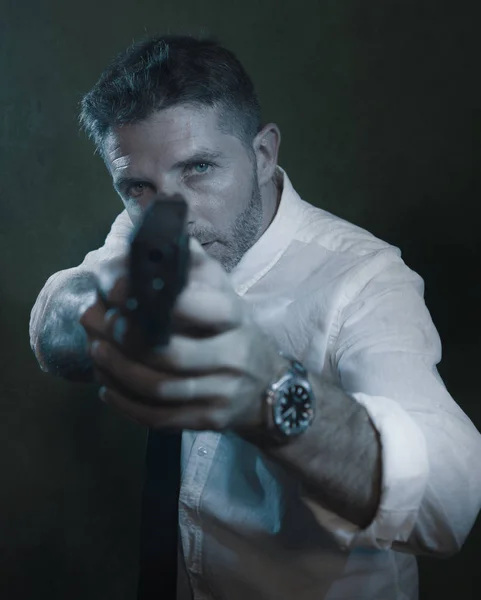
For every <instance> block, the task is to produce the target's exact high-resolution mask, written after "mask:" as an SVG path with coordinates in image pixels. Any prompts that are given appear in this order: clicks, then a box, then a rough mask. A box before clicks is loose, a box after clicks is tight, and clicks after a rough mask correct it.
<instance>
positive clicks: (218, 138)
mask: <svg viewBox="0 0 481 600" xmlns="http://www.w3.org/2000/svg"><path fill="white" fill-rule="evenodd" d="M104 150H105V157H106V163H107V166H108V168H109V170H110V172H111V174H112V178H113V183H114V187H115V189H116V190H117V192H118V193H119V195H120V197H121V198H122V201H123V203H124V205H125V207H126V209H127V212H128V213H129V215H130V218H131V219H132V222H133V223H134V224H136V223H137V222H138V221H139V219H140V217H141V215H142V213H143V211H144V210H145V209H146V208H147V207H148V206H149V204H150V203H151V202H152V200H153V199H154V198H155V197H156V196H157V195H158V194H166V195H168V196H170V195H172V194H175V193H179V194H182V196H183V197H184V198H185V200H186V201H187V204H188V207H189V214H188V232H189V233H190V234H191V235H193V236H194V237H196V238H197V239H198V240H199V241H200V242H201V243H203V244H206V245H205V246H204V247H205V249H206V251H208V253H209V254H210V255H211V256H213V257H214V258H216V259H217V260H219V261H220V262H221V264H222V265H223V266H224V268H225V269H226V271H231V270H232V269H233V268H234V267H235V266H236V265H237V263H238V262H239V261H240V259H241V258H242V256H243V255H244V254H245V253H246V252H247V250H248V249H249V248H250V247H251V246H252V245H253V244H254V243H255V241H256V240H257V238H258V237H259V235H260V233H261V228H262V220H263V209H262V202H261V193H260V189H259V183H258V178H257V169H256V165H255V162H253V160H252V159H251V157H250V156H249V153H248V152H247V150H246V149H245V147H244V146H243V145H242V143H241V142H240V140H239V139H238V138H236V137H234V136H233V135H229V134H226V133H223V132H222V131H220V129H219V128H218V126H217V113H216V110H215V109H212V108H206V109H204V108H192V107H188V106H175V107H173V108H168V109H165V110H161V111H159V112H157V113H155V114H154V115H152V116H151V117H149V118H148V119H146V120H144V121H142V122H140V123H138V124H135V125H126V126H122V127H117V128H115V129H114V130H113V131H112V132H111V133H110V134H109V136H108V137H107V139H106V141H105V146H104ZM208 242H210V245H207V243H208Z"/></svg>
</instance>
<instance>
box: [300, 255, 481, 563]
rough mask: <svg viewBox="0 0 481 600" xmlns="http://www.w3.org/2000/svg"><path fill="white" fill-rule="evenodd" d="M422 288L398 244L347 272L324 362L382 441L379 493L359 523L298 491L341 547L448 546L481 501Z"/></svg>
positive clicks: (443, 550) (449, 549) (474, 439)
mask: <svg viewBox="0 0 481 600" xmlns="http://www.w3.org/2000/svg"><path fill="white" fill-rule="evenodd" d="M423 292H424V283H423V280H422V279H421V278H420V277H419V276H418V275H417V274H416V273H414V272H413V271H411V269H409V268H408V267H407V266H406V265H405V264H404V262H403V261H402V260H401V258H400V256H399V254H396V255H395V256H394V253H386V254H383V253H381V255H380V256H379V257H377V259H375V260H373V261H370V262H369V264H368V266H367V267H365V268H364V269H363V271H362V272H358V273H357V274H356V276H355V281H353V282H351V285H350V287H349V288H348V291H347V292H346V295H345V297H344V301H343V303H342V307H341V309H340V310H339V319H338V325H337V333H336V335H335V338H336V343H335V344H334V345H333V351H332V356H331V358H332V364H333V365H334V369H335V371H336V375H337V377H338V380H339V382H340V384H341V387H342V388H343V390H344V391H345V392H346V393H348V394H349V395H350V396H351V397H352V398H353V400H355V401H356V402H359V403H360V404H362V405H363V406H364V407H365V408H366V410H367V412H368V414H369V416H370V419H371V421H372V423H373V425H374V427H375V428H376V429H377V431H378V433H379V437H380V441H381V449H382V454H381V457H382V488H381V500H380V504H379V507H378V510H377V514H376V516H375V518H374V520H373V521H372V523H371V524H370V525H369V526H368V527H367V528H366V529H362V530H361V529H360V528H359V527H357V526H355V525H354V524H352V523H349V522H347V521H346V520H344V519H342V518H341V517H339V516H338V515H336V514H334V513H332V512H330V511H328V510H326V509H325V508H324V507H321V506H320V505H319V504H317V503H315V502H313V501H312V500H311V499H308V498H307V497H304V501H305V502H306V503H307V504H308V506H309V507H310V509H311V511H312V512H313V513H314V515H315V516H316V518H317V519H318V522H319V523H320V524H321V525H322V526H323V527H324V528H326V529H327V530H328V531H330V533H331V534H332V535H333V536H334V538H335V539H336V541H337V542H338V544H339V546H341V547H342V548H344V549H351V548H355V547H362V546H364V547H374V548H378V549H389V548H392V549H394V550H397V551H402V552H410V553H415V554H426V555H438V556H439V555H445V556H449V555H451V554H454V553H455V552H457V551H458V550H459V549H460V548H461V546H462V544H463V542H464V540H465V539H466V537H467V535H468V534H469V532H470V530H471V528H472V526H473V524H474V522H475V520H476V517H477V515H478V513H479V510H480V508H481V462H480V457H481V436H480V434H479V432H478V431H477V430H476V428H475V427H474V425H473V423H472V422H471V421H470V419H469V418H468V417H467V416H466V414H465V413H464V412H463V411H462V410H461V408H460V407H459V406H458V405H457V404H456V403H455V402H454V400H453V398H452V397H451V396H450V394H449V393H448V391H447V389H446V387H445V385H444V383H443V381H442V379H441V377H440V376H439V374H438V371H437V368H436V365H437V364H438V363H439V361H440V360H441V342H440V339H439V336H438V333H437V331H436V329H435V327H434V325H433V322H432V320H431V317H430V314H429V312H428V310H427V308H426V305H425V302H424V298H423Z"/></svg>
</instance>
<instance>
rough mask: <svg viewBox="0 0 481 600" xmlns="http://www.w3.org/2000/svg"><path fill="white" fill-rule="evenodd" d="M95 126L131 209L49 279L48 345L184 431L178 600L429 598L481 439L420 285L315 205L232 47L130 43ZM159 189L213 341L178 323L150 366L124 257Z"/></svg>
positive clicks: (58, 360)
mask: <svg viewBox="0 0 481 600" xmlns="http://www.w3.org/2000/svg"><path fill="white" fill-rule="evenodd" d="M81 121H82V124H83V126H84V128H85V129H86V131H87V132H88V134H89V135H90V136H91V137H92V139H93V140H94V142H95V144H96V146H97V149H98V151H99V153H100V154H101V156H102V157H103V159H104V161H105V164H106V166H107V168H108V171H109V173H110V175H111V176H112V180H113V185H114V187H115V189H116V190H117V192H118V193H119V195H120V197H121V199H122V202H123V203H124V206H125V210H124V211H123V212H122V213H121V214H120V215H119V217H118V218H117V219H116V220H115V222H114V224H113V226H112V229H111V231H110V233H109V235H108V237H107V239H106V242H105V245H104V246H103V247H102V248H100V249H99V250H96V251H94V252H91V253H89V254H88V255H87V256H86V258H85V260H84V262H83V263H82V264H81V265H80V266H79V267H76V268H73V269H67V270H65V271H61V272H60V273H57V274H55V275H53V276H52V277H51V278H50V279H49V280H48V282H47V283H46V285H45V287H44V289H43V290H42V292H41V293H40V295H39V298H38V299H37V302H36V304H35V306H34V308H33V311H32V318H31V329H30V332H31V343H32V348H33V349H34V351H35V353H36V356H37V358H38V360H39V363H40V365H41V366H42V368H43V369H44V370H46V371H48V372H50V373H54V374H57V375H61V376H64V377H66V378H68V379H71V380H96V381H99V382H101V383H102V389H101V392H100V395H101V397H102V398H103V399H104V400H105V401H106V402H107V403H109V404H111V405H112V406H113V407H116V408H117V409H119V410H121V411H123V412H124V413H125V414H126V415H128V416H129V417H130V418H132V419H134V420H135V421H137V422H139V423H141V424H142V425H144V426H148V427H149V428H151V429H157V430H165V431H179V430H182V431H183V434H182V436H183V437H182V471H183V477H182V485H181V489H180V495H179V516H178V518H179V530H180V540H181V553H180V554H181V560H180V561H179V566H180V568H181V574H180V576H179V590H178V598H182V599H183V598H188V597H193V598H199V599H200V598H202V599H204V598H216V599H221V598H222V599H229V600H237V599H239V600H244V599H245V598H251V599H252V600H271V599H272V600H274V599H275V600H291V599H292V598H296V599H297V600H314V599H316V600H319V599H320V598H325V599H334V598H336V599H339V598H345V599H348V598H349V599H351V598H352V599H354V598H356V599H357V598H366V599H367V598H369V599H371V600H374V599H379V600H387V599H399V600H400V599H406V598H409V599H414V598H417V570H416V560H415V555H417V554H428V555H432V556H448V555H451V554H453V553H455V552H457V551H459V549H460V548H461V546H462V544H463V542H464V540H465V538H466V536H467V535H468V533H469V531H470V529H471V527H472V525H473V523H474V521H475V519H476V516H477V514H478V512H479V509H480V505H481V470H480V468H479V461H478V460H477V459H478V457H479V455H481V438H480V436H479V433H478V432H477V430H476V429H475V427H474V426H473V424H472V423H471V421H470V420H469V419H468V417H467V416H466V415H465V414H464V413H463V411H462V410H461V409H460V408H459V407H458V406H457V405H456V403H455V402H454V401H453V399H452V398H451V396H450V395H449V393H448V392H447V390H446V388H445V386H444V385H443V382H442V381H441V378H440V377H439V375H438V372H437V370H436V364H437V363H438V362H439V360H440V357H441V346H440V341H439V337H438V335H437V332H436V330H435V328H434V325H433V323H432V321H431V319H430V316H429V313H428V311H427V309H426V306H425V304H424V300H423V282H422V280H421V278H420V277H419V276H418V275H416V274H415V273H413V272H412V271H411V270H410V269H409V268H408V267H407V266H406V265H405V264H404V263H403V261H402V259H401V257H400V253H399V251H398V250H397V249H396V248H393V247H391V246H390V245H388V244H387V243H384V242H382V241H380V240H378V239H376V238H375V237H373V236H372V235H371V234H369V233H368V232H366V231H364V230H362V229H360V228H358V227H355V226H353V225H351V224H349V223H346V222H345V221H342V220H341V219H339V218H337V217H335V216H333V215H331V214H329V213H327V212H325V211H323V210H321V209H318V208H315V207H314V206H312V205H310V204H308V203H306V202H304V201H303V200H301V199H300V198H299V196H298V195H297V194H296V192H295V190H294V188H293V186H292V184H291V182H290V181H289V179H288V177H287V174H286V173H285V172H284V171H283V170H282V169H281V168H280V167H279V166H278V165H277V156H278V150H279V144H280V133H279V129H278V127H277V126H276V125H274V124H267V125H264V126H261V122H260V111H259V105H258V102H257V99H256V96H255V92H254V89H253V86H252V83H251V81H250V79H249V77H248V76H247V74H246V73H245V71H244V69H243V68H242V66H241V65H240V64H239V62H238V61H237V59H236V58H235V57H234V55H233V54H232V53H230V52H229V51H227V50H226V49H225V48H223V47H221V46H220V45H218V44H217V43H216V42H214V41H209V40H197V39H194V38H189V37H181V36H168V37H157V38H153V39H150V40H146V41H144V42H142V43H140V44H137V45H135V46H133V47H132V48H130V49H129V50H128V51H126V52H125V53H122V54H121V55H120V56H118V57H117V58H116V60H115V61H114V62H113V63H112V64H111V65H110V66H109V68H107V69H106V70H105V71H104V73H103V74H102V76H101V78H100V80H99V81H98V82H97V84H96V85H95V87H94V88H93V90H92V91H91V92H90V93H89V94H87V96H86V97H85V98H84V100H83V103H82V115H81ZM161 194H163V195H167V196H171V195H174V194H182V195H183V196H184V198H185V199H186V201H187V203H188V208H189V215H188V227H189V233H190V234H191V236H192V238H191V251H192V257H193V259H192V263H191V266H190V271H189V282H188V285H187V286H186V288H185V290H184V291H183V292H182V294H181V295H180V297H179V299H178V301H177V304H176V308H175V312H174V316H175V319H176V322H177V323H180V324H182V323H184V324H188V325H192V324H193V325H195V326H196V327H197V330H199V328H200V330H202V331H203V336H202V337H200V338H199V337H194V336H192V335H189V334H188V333H187V331H188V330H184V332H183V333H176V334H174V335H173V337H172V339H171V341H170V343H169V345H168V346H167V347H166V348H164V349H157V350H153V351H152V353H151V354H150V355H149V357H148V358H147V359H145V361H144V363H143V364H140V363H138V362H136V361H134V360H132V359H131V358H129V353H128V348H126V347H125V345H126V342H125V340H126V339H127V338H126V336H125V333H126V331H127V330H128V329H129V328H130V327H132V324H131V323H129V321H128V319H126V318H125V317H121V316H120V314H121V313H122V312H123V311H122V309H124V308H125V302H126V298H125V291H123V290H124V287H125V286H124V283H125V279H124V278H123V274H124V268H125V260H124V259H125V256H126V253H127V251H128V245H129V236H130V233H131V231H132V228H133V226H134V225H135V224H137V223H138V221H139V218H140V216H141V215H142V214H143V212H144V210H145V209H146V207H147V206H149V204H150V203H151V202H152V200H153V199H154V198H156V197H157V196H159V195H161ZM87 342H88V343H87ZM280 352H281V353H282V354H280ZM293 358H295V359H297V361H299V362H295V361H294V360H293ZM306 374H307V375H306ZM283 378H285V379H286V381H287V382H288V386H287V388H285V387H284V388H283V387H282V386H281V388H280V391H279V390H277V387H276V385H277V384H280V383H282V381H284V379H283ZM182 586H183V587H182ZM159 597H162V596H161V595H160V593H159Z"/></svg>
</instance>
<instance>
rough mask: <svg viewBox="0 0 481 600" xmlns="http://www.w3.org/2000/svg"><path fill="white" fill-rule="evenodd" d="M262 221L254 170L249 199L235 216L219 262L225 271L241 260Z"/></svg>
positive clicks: (259, 192) (258, 230)
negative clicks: (242, 209)
mask: <svg viewBox="0 0 481 600" xmlns="http://www.w3.org/2000/svg"><path fill="white" fill-rule="evenodd" d="M262 221H263V211H262V201H261V191H260V188H259V181H258V179H257V171H256V170H255V171H254V175H253V181H252V193H251V199H250V201H249V204H248V205H247V208H246V209H245V210H244V211H243V212H242V213H241V214H240V215H239V216H238V217H237V218H236V220H235V221H234V225H233V226H232V229H231V236H230V240H229V243H228V244H226V248H227V251H226V252H225V254H224V256H223V257H222V258H221V259H220V262H221V264H222V266H223V267H224V269H225V270H226V271H227V273H230V272H231V271H232V270H233V269H234V268H235V267H236V266H237V265H238V264H239V262H240V261H241V259H242V257H243V256H244V254H245V253H246V252H247V251H248V250H249V249H250V248H251V247H252V246H253V245H254V244H255V242H256V241H257V240H258V238H259V236H260V233H261V229H262Z"/></svg>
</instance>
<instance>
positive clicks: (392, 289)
mask: <svg viewBox="0 0 481 600" xmlns="http://www.w3.org/2000/svg"><path fill="white" fill-rule="evenodd" d="M277 180H278V184H279V185H280V186H282V196H281V201H280V204H279V209H278V212H277V214H276V216H275V218H274V220H273V222H272V223H271V225H270V226H269V228H268V229H267V231H266V232H265V233H264V235H263V236H262V237H261V238H260V239H259V240H258V241H257V243H256V244H255V245H254V246H253V247H252V248H251V249H250V250H249V251H248V252H247V253H246V254H245V255H244V257H243V258H242V260H241V261H240V263H239V264H238V266H237V267H236V268H235V269H234V270H233V271H232V273H231V274H230V277H231V280H232V285H233V286H234V288H235V290H236V292H237V293H238V294H239V295H240V296H242V297H243V298H244V299H245V301H246V302H248V303H249V304H250V305H251V307H252V309H253V312H254V316H255V318H256V320H257V322H258V323H259V325H260V326H261V327H262V328H263V329H264V330H265V331H266V332H268V333H269V334H270V335H271V336H272V338H273V339H274V340H275V341H276V342H277V345H278V347H279V348H280V349H282V350H285V351H287V352H289V353H291V354H293V355H294V356H296V358H298V359H299V360H300V361H301V362H303V364H304V365H305V366H306V368H307V369H308V370H309V371H310V372H311V373H317V374H319V375H322V376H323V377H326V378H328V379H329V380H330V381H332V382H336V383H337V384H338V385H339V386H341V387H342V388H343V390H344V391H345V392H346V393H347V394H349V395H350V396H351V397H352V398H353V399H354V400H356V401H357V402H359V403H360V404H362V405H363V406H364V407H365V408H366V410H367V411H368V413H369V415H370V417H371V419H372V422H373V423H374V425H375V427H376V429H377V431H378V432H379V435H380V440H381V444H382V492H381V502H380V506H379V509H378V511H377V515H376V517H375V519H374V521H373V522H372V524H371V525H370V526H369V527H367V529H365V530H360V529H359V528H358V527H356V526H355V525H353V524H352V523H349V522H347V521H345V520H343V519H342V518H340V517H339V516H337V515H336V514H334V513H333V512H330V511H328V510H326V509H325V508H323V507H321V506H320V505H319V504H318V503H316V502H314V501H313V500H312V499H309V498H308V497H307V495H306V494H304V491H303V489H302V486H301V485H300V484H299V482H297V481H296V480H295V479H294V478H293V477H292V476H290V475H288V474H287V473H286V472H285V471H284V470H283V469H282V468H281V467H280V466H278V465H277V464H276V463H275V462H274V461H272V460H268V459H267V458H266V457H265V456H264V455H263V454H262V453H261V452H260V451H259V450H257V448H256V447H255V446H253V445H250V444H248V443H247V442H244V441H243V440H241V439H240V438H239V437H237V436H236V435H234V434H232V433H224V434H219V433H213V432H209V431H205V432H191V431H186V432H184V433H183V448H182V469H183V474H182V484H181V490H180V499H179V526H180V537H181V551H180V554H179V565H180V574H179V593H178V600H190V598H194V599H195V600H293V599H295V600H321V599H325V600H341V599H342V600H347V599H349V600H354V599H356V600H358V599H366V600H406V599H409V600H414V599H415V598H417V597H418V589H417V587H418V584H417V565H416V559H415V557H414V554H418V553H425V554H431V555H449V554H452V553H454V552H456V551H458V550H459V549H460V547H461V545H462V544H463V542H464V540H465V538H466V536H467V535H468V533H469V531H470V529H471V527H472V526H473V524H474V521H475V519H476V517H477V514H478V512H479V510H480V508H481V461H480V458H481V436H480V435H479V433H478V431H477V430H476V428H475V427H474V425H473V424H472V422H471V421H470V420H469V418H468V417H467V416H466V415H465V414H464V412H463V411H462V410H461V409H460V408H459V406H458V405H457V404H456V403H455V402H454V400H453V399H452V398H451V396H450V395H449V393H448V391H447V390H446V388H445V386H444V384H443V382H442V380H441V378H440V376H439V374H438V372H437V369H436V365H437V363H438V362H439V361H440V359H441V344H440V339H439V336H438V334H437V331H436V329H435V327H434V325H433V323H432V321H431V318H430V315H429V312H428V310H427V308H426V305H425V303H424V299H423V288H424V286H423V280H422V279H421V278H420V277H419V276H418V275H417V274H416V273H414V272H413V271H412V270H411V269H409V268H408V267H407V266H406V265H405V264H404V262H403V261H402V259H401V255H400V252H399V250H398V249H397V248H394V247H392V246H390V245H389V244H387V243H385V242H383V241H381V240H379V239H377V238H375V237H374V236H373V235H371V234H370V233H368V232H367V231H365V230H363V229H361V228H359V227H356V226H354V225H352V224H350V223H348V222H346V221H343V220H342V219H340V218H338V217H335V216H333V215H332V214H329V213H327V212H326V211H324V210H321V209H319V208H316V207H314V206H312V205H311V204H308V203H307V202H304V201H303V200H301V199H300V198H299V196H298V195H297V193H296V192H295V190H294V189H293V187H292V184H291V182H290V181H289V179H288V177H287V175H286V173H285V172H284V171H283V170H282V169H281V168H280V167H279V168H278V171H277ZM131 232H132V224H131V222H130V219H129V217H128V215H127V213H126V212H125V211H124V212H122V213H121V214H120V215H119V216H118V217H117V219H116V220H115V222H114V224H113V226H112V229H111V231H110V233H109V235H108V237H107V239H106V241H105V245H104V246H103V247H102V248H100V249H99V250H95V251H93V252H90V253H89V254H87V256H86V257H85V260H84V262H83V263H82V264H81V265H80V266H79V267H76V268H75V269H67V270H66V271H61V272H59V273H56V274H55V275H53V276H52V277H51V278H50V279H49V280H48V282H47V283H46V285H45V287H44V289H43V290H42V292H41V293H40V295H39V298H38V299H37V302H36V304H35V306H34V308H33V311H32V318H31V336H32V340H31V341H32V344H35V340H36V335H37V331H38V327H37V326H36V324H37V323H38V322H39V319H41V316H42V313H43V311H44V310H45V309H46V308H47V309H48V302H49V299H50V298H52V297H54V294H55V290H56V289H58V286H60V285H61V284H62V281H64V280H65V278H68V277H70V276H71V275H72V274H73V273H76V272H80V273H81V272H82V271H84V270H93V271H96V270H97V269H98V267H99V266H100V264H101V263H102V262H103V261H105V260H109V259H110V258H112V257H114V256H116V255H118V254H121V253H123V252H126V251H127V249H128V243H129V239H130V235H131ZM321 418H322V416H321ZM160 598H161V596H159V599H160Z"/></svg>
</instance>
